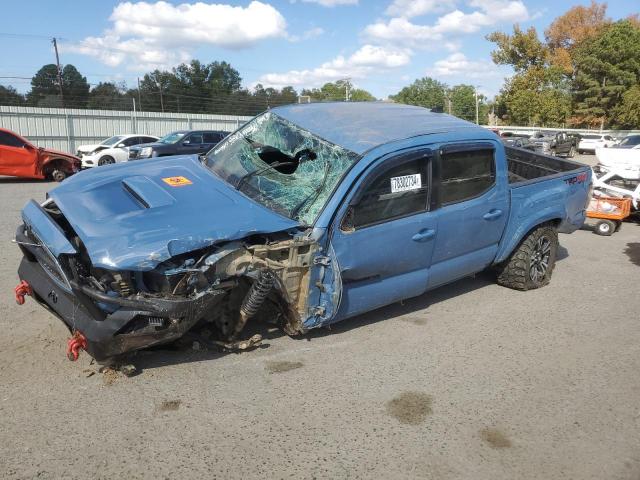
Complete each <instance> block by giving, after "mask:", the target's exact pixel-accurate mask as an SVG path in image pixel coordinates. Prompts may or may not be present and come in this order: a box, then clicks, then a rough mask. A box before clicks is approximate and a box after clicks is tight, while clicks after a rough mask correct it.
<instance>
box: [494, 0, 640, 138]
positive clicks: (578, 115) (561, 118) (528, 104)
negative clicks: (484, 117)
mask: <svg viewBox="0 0 640 480" xmlns="http://www.w3.org/2000/svg"><path fill="white" fill-rule="evenodd" d="M606 11H607V5H606V3H602V4H599V3H596V2H595V1H593V0H592V2H591V4H590V6H587V7H585V6H576V7H573V8H571V9H569V10H568V11H567V12H566V13H565V14H563V15H561V16H559V17H557V18H556V19H555V20H554V21H553V22H552V23H551V24H550V25H549V27H548V28H547V29H546V30H545V32H544V40H542V39H541V38H540V36H539V35H538V32H537V31H536V29H535V28H534V27H531V28H529V29H527V30H526V31H523V30H522V29H520V27H519V26H518V25H515V26H514V27H513V32H512V33H510V34H508V33H504V32H494V33H492V34H490V35H489V36H488V37H487V39H488V40H489V41H491V42H493V43H494V44H495V46H496V48H495V50H494V51H493V52H492V58H493V61H494V62H495V63H496V64H498V65H510V66H511V67H513V69H514V71H515V74H514V75H513V76H512V77H511V78H509V79H507V80H506V82H505V84H504V86H503V87H502V89H501V91H500V94H499V95H498V96H497V97H496V99H495V111H496V114H497V116H498V117H499V118H500V119H501V120H502V121H503V122H504V123H507V124H512V125H541V126H560V125H569V126H575V127H591V128H605V127H607V128H639V127H640V21H639V18H638V15H633V16H630V17H629V18H626V19H623V20H619V21H616V22H614V21H612V20H611V19H610V18H608V17H607V15H606Z"/></svg>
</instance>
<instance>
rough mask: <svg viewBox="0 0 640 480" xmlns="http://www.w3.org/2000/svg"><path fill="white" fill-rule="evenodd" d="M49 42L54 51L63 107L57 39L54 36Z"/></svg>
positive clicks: (62, 99) (61, 99)
mask: <svg viewBox="0 0 640 480" xmlns="http://www.w3.org/2000/svg"><path fill="white" fill-rule="evenodd" d="M51 43H53V49H54V50H55V51H56V67H57V71H58V88H60V102H61V104H62V108H64V94H63V93H62V69H61V68H60V55H58V41H57V40H56V37H53V38H52V39H51Z"/></svg>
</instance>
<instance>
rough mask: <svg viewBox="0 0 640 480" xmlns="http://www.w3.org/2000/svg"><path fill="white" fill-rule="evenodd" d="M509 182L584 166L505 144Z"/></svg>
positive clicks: (524, 180) (533, 178)
mask: <svg viewBox="0 0 640 480" xmlns="http://www.w3.org/2000/svg"><path fill="white" fill-rule="evenodd" d="M504 149H505V153H506V156H507V165H508V169H509V183H510V184H515V183H522V182H528V181H531V180H536V179H539V178H542V177H549V176H553V175H558V174H563V173H566V172H570V171H573V170H578V169H583V168H584V167H585V166H584V165H582V164H580V163H576V162H572V161H571V160H566V159H564V158H557V157H550V156H548V155H542V154H540V153H536V152H532V151H530V150H525V149H522V148H516V147H508V146H505V148H504Z"/></svg>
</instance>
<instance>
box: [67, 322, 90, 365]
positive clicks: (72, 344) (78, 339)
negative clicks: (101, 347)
mask: <svg viewBox="0 0 640 480" xmlns="http://www.w3.org/2000/svg"><path fill="white" fill-rule="evenodd" d="M86 349H87V339H86V338H84V335H83V334H82V333H80V332H78V331H77V330H76V331H75V332H73V337H71V338H70V339H69V341H68V342H67V358H68V359H69V360H71V361H72V362H75V361H76V360H78V355H80V350H86Z"/></svg>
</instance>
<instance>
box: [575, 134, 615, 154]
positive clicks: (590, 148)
mask: <svg viewBox="0 0 640 480" xmlns="http://www.w3.org/2000/svg"><path fill="white" fill-rule="evenodd" d="M616 143H618V142H616V139H615V138H613V137H612V136H611V135H599V134H598V135H595V134H587V135H582V136H581V138H580V143H578V153H596V149H598V148H609V147H613V146H614V145H615V144H616Z"/></svg>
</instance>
